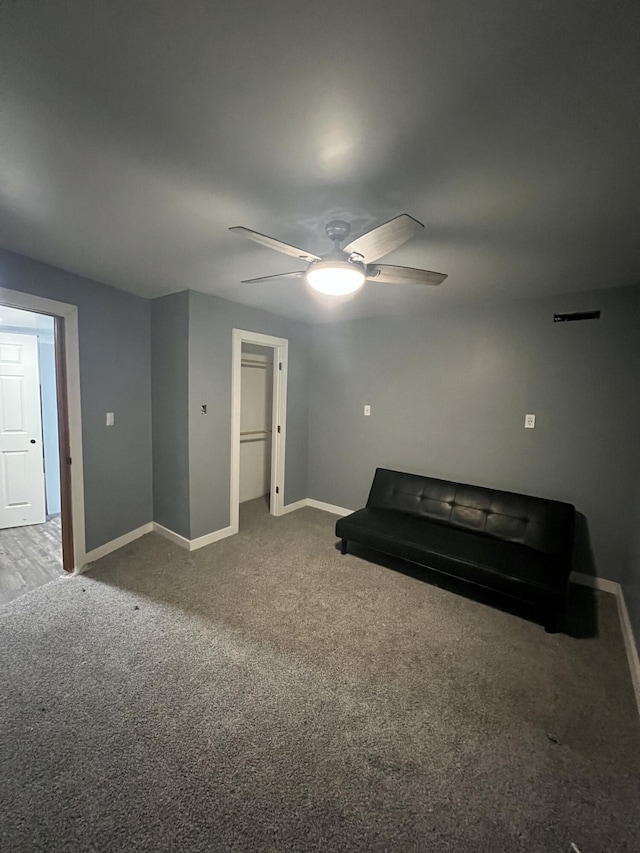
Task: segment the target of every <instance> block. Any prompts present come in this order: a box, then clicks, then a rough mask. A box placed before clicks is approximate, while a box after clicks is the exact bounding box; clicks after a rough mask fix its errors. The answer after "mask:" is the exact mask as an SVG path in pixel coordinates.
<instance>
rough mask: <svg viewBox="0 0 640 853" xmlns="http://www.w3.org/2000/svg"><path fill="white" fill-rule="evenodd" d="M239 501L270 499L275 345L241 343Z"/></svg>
mask: <svg viewBox="0 0 640 853" xmlns="http://www.w3.org/2000/svg"><path fill="white" fill-rule="evenodd" d="M240 374H241V379H240V494H239V498H238V499H239V501H240V504H245V503H247V502H248V501H258V500H260V502H261V503H262V504H263V505H264V506H266V507H267V508H268V507H269V506H270V503H271V442H272V434H273V431H272V419H273V348H271V347H263V346H259V345H258V344H249V343H243V344H242V351H241V361H240Z"/></svg>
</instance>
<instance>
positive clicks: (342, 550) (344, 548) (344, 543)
mask: <svg viewBox="0 0 640 853" xmlns="http://www.w3.org/2000/svg"><path fill="white" fill-rule="evenodd" d="M340 553H341V554H346V553H347V540H346V539H343V540H342V542H341V543H340Z"/></svg>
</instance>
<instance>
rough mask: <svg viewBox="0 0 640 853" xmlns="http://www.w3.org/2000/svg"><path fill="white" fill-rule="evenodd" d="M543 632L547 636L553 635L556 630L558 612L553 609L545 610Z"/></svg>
mask: <svg viewBox="0 0 640 853" xmlns="http://www.w3.org/2000/svg"><path fill="white" fill-rule="evenodd" d="M544 630H545V631H546V632H547V634H555V633H556V631H557V630H558V611H557V610H556V609H555V608H553V610H547V612H546V614H545V617H544Z"/></svg>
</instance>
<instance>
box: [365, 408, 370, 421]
mask: <svg viewBox="0 0 640 853" xmlns="http://www.w3.org/2000/svg"><path fill="white" fill-rule="evenodd" d="M370 415H371V406H365V407H364V416H365V418H368V417H369V416H370Z"/></svg>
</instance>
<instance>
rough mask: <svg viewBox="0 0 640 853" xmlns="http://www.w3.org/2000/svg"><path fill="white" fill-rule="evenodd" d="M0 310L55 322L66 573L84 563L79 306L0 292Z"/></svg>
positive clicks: (5, 290)
mask: <svg viewBox="0 0 640 853" xmlns="http://www.w3.org/2000/svg"><path fill="white" fill-rule="evenodd" d="M0 305H8V306H10V307H11V308H20V309H22V310H23V311H31V312H32V313H34V314H46V315H47V316H49V317H52V318H53V320H54V329H55V363H56V393H57V398H58V448H59V458H60V508H61V516H62V557H63V567H64V570H65V571H66V572H74V571H80V570H81V569H82V567H83V566H84V564H85V563H86V548H85V525H84V477H83V467H82V417H81V409H80V355H79V346H78V307H77V306H76V305H69V304H68V303H66V302H57V301H55V300H53V299H45V298H44V297H41V296H34V295H32V294H30V293H22V292H21V291H17V290H9V289H7V288H4V287H0Z"/></svg>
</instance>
